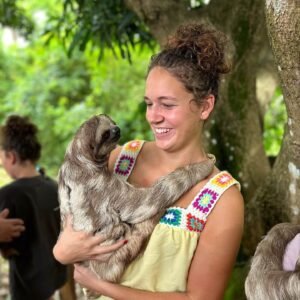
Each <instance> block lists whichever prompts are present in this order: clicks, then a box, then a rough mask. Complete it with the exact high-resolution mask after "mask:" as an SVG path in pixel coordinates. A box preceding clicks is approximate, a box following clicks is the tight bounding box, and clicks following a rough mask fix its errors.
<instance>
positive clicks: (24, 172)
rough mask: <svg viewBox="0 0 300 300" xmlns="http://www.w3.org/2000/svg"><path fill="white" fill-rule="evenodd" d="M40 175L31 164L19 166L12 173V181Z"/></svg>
mask: <svg viewBox="0 0 300 300" xmlns="http://www.w3.org/2000/svg"><path fill="white" fill-rule="evenodd" d="M38 175H40V174H39V172H38V171H37V170H36V168H35V165H34V164H32V163H25V164H20V165H19V166H18V168H17V169H15V172H14V179H21V178H31V177H36V176H38Z"/></svg>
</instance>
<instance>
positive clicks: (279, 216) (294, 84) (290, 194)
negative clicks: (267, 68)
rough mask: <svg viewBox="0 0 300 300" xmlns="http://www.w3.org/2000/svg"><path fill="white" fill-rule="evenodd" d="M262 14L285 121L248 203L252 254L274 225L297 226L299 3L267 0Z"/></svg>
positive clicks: (299, 175)
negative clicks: (273, 156)
mask: <svg viewBox="0 0 300 300" xmlns="http://www.w3.org/2000/svg"><path fill="white" fill-rule="evenodd" d="M265 11H266V18H267V27H268V33H269V39H270V43H271V46H272V49H273V53H274V56H275V60H276V64H277V69H278V74H279V78H280V82H281V86H282V92H283V96H284V101H285V104H286V108H287V114H288V122H287V124H286V126H285V133H284V139H283V142H282V147H281V151H280V153H279V155H278V158H277V160H276V163H275V165H274V168H273V170H272V172H271V174H270V175H269V176H268V178H267V182H266V184H265V185H263V186H262V187H261V189H260V190H258V192H257V194H256V196H255V197H254V198H253V199H252V201H251V202H250V203H249V212H250V213H249V215H248V218H247V222H251V220H249V219H250V218H252V219H258V218H259V219H261V220H262V222H261V223H260V224H259V226H254V227H252V228H251V229H250V231H249V232H247V234H246V236H249V237H251V239H249V240H248V241H246V240H245V243H248V244H249V245H248V246H247V248H248V249H250V250H251V252H253V251H254V249H255V247H256V245H257V242H258V239H257V237H258V236H259V235H263V234H265V233H266V232H267V231H268V230H269V229H270V228H271V227H272V226H274V225H275V224H277V223H280V222H292V223H295V224H299V223H300V197H299V196H300V122H299V120H300V89H299V86H300V36H299V33H300V4H299V1H298V0H280V1H275V0H267V1H266V5H265ZM251 223H252V224H254V223H253V222H251ZM249 228H250V227H249ZM254 232H259V235H258V236H257V234H254Z"/></svg>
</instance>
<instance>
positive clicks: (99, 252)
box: [93, 240, 127, 261]
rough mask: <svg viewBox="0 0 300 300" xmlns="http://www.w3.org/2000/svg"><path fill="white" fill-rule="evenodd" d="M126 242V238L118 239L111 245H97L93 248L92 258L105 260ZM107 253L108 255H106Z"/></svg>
mask: <svg viewBox="0 0 300 300" xmlns="http://www.w3.org/2000/svg"><path fill="white" fill-rule="evenodd" d="M126 243H127V240H120V241H118V242H116V243H114V244H112V245H99V246H96V247H94V249H93V259H96V260H101V261H103V260H107V259H108V258H109V256H110V255H111V254H113V252H114V251H116V250H118V249H120V248H121V247H123V246H124V245H125V244H126ZM107 254H109V255H107Z"/></svg>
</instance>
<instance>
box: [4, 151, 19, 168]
mask: <svg viewBox="0 0 300 300" xmlns="http://www.w3.org/2000/svg"><path fill="white" fill-rule="evenodd" d="M5 156H6V158H7V159H8V160H9V162H10V163H11V164H12V165H14V164H15V163H16V162H17V160H18V158H17V154H16V152H15V151H6V152H5Z"/></svg>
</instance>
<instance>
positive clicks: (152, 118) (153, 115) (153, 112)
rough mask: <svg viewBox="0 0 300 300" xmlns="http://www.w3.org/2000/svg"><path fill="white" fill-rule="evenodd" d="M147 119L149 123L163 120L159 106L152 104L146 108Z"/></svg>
mask: <svg viewBox="0 0 300 300" xmlns="http://www.w3.org/2000/svg"><path fill="white" fill-rule="evenodd" d="M146 116H147V119H148V121H149V122H150V123H159V122H161V121H163V119H164V116H163V114H162V111H161V109H160V107H159V106H157V105H152V106H150V107H148V108H147V112H146Z"/></svg>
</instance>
